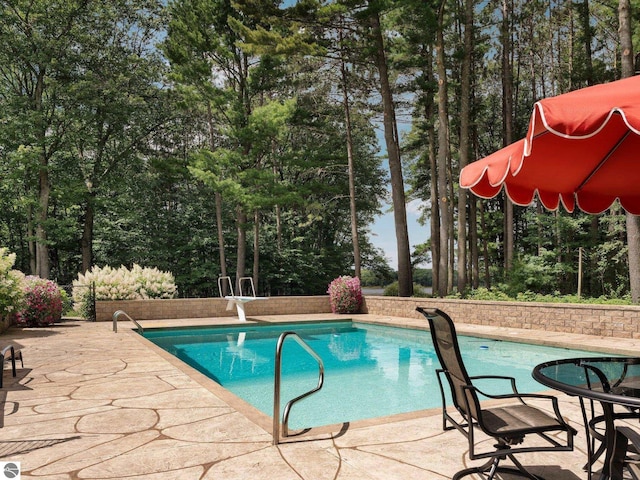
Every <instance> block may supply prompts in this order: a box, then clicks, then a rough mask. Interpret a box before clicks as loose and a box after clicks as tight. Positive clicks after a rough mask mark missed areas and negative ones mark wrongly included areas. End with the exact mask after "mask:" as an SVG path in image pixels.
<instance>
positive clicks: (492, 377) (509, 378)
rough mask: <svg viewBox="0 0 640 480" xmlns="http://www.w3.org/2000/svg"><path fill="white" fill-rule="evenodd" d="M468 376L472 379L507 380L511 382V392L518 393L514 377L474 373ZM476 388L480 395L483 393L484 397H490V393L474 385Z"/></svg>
mask: <svg viewBox="0 0 640 480" xmlns="http://www.w3.org/2000/svg"><path fill="white" fill-rule="evenodd" d="M469 378H470V379H471V380H472V381H473V380H481V381H482V380H508V381H509V382H510V383H511V391H512V392H513V394H514V395H520V392H518V388H517V387H516V379H515V378H514V377H506V376H503V375H476V376H473V377H469ZM476 390H477V391H478V393H480V394H481V395H484V396H485V397H492V396H491V395H489V394H487V393H485V392H484V391H482V390H480V389H479V388H478V387H477V386H476Z"/></svg>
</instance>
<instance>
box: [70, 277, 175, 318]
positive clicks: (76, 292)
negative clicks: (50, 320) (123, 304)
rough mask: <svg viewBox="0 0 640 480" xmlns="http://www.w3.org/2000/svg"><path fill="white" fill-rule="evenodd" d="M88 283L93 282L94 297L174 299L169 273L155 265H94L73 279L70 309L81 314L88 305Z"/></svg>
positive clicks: (91, 283) (98, 298)
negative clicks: (115, 266)
mask: <svg viewBox="0 0 640 480" xmlns="http://www.w3.org/2000/svg"><path fill="white" fill-rule="evenodd" d="M91 285H95V300H139V299H149V298H174V297H175V296H176V294H177V288H176V284H175V280H174V278H173V275H171V273H168V272H162V271H160V270H158V269H157V268H148V267H141V266H139V265H134V266H133V268H132V269H131V270H129V269H128V268H126V267H124V266H121V267H120V268H112V267H109V266H106V267H102V268H100V267H98V266H94V267H93V268H92V269H91V270H88V271H87V272H86V273H85V274H84V275H83V274H79V275H78V279H77V280H74V281H73V293H72V297H73V301H74V303H75V305H74V308H75V309H76V310H77V311H78V312H80V313H81V314H83V315H85V316H86V314H87V312H88V309H89V306H90V304H91V295H92V293H93V292H92V289H91V288H89V287H90V286H91Z"/></svg>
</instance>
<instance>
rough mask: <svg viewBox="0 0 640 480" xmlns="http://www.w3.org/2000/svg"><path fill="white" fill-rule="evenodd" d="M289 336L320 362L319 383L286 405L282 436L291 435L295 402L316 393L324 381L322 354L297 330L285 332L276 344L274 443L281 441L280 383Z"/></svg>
mask: <svg viewBox="0 0 640 480" xmlns="http://www.w3.org/2000/svg"><path fill="white" fill-rule="evenodd" d="M287 337H291V338H293V339H294V340H295V341H296V342H298V344H299V345H300V346H301V347H302V348H304V349H305V350H306V352H307V353H308V354H309V355H311V356H312V357H313V358H314V359H315V360H316V361H317V362H318V385H317V386H316V387H315V388H313V389H311V390H309V391H308V392H306V393H303V394H302V395H299V396H297V397H296V398H294V399H293V400H290V401H289V402H288V403H287V404H286V405H285V407H284V413H283V415H282V437H288V436H289V413H290V412H291V407H293V404H294V403H296V402H298V401H299V400H302V399H303V398H306V397H308V396H309V395H312V394H314V393H316V392H317V391H318V390H320V389H321V388H322V385H323V383H324V363H323V361H322V359H321V358H320V356H318V354H317V353H316V352H314V351H313V349H312V348H311V347H310V346H309V345H308V344H307V343H306V342H305V341H304V340H302V338H300V336H299V335H298V334H297V333H296V332H283V333H282V334H281V335H280V337H279V338H278V344H277V346H276V364H275V376H274V381H273V445H277V444H278V443H280V435H281V434H280V383H281V376H282V375H281V374H282V346H283V344H284V341H285V340H286V338H287Z"/></svg>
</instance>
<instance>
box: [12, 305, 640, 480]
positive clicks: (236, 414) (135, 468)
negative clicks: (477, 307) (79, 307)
mask: <svg viewBox="0 0 640 480" xmlns="http://www.w3.org/2000/svg"><path fill="white" fill-rule="evenodd" d="M319 317H322V319H332V318H341V319H343V318H344V316H342V317H340V316H331V315H321V316H313V318H311V319H316V318H319ZM252 318H253V319H255V320H256V321H274V322H275V321H289V320H290V318H288V317H276V316H270V317H252ZM354 319H356V320H362V321H367V322H374V323H384V324H391V325H401V326H413V327H420V328H424V326H425V325H424V321H422V322H421V321H419V320H414V319H406V318H392V317H380V316H373V315H358V316H357V317H354ZM233 321H234V320H233V319H229V318H224V319H197V320H196V319H184V320H179V321H178V320H166V321H143V322H141V324H142V326H143V327H144V328H151V327H156V326H160V325H162V326H173V325H186V324H190V325H204V324H220V323H225V324H228V323H232V322H233ZM131 326H132V325H131V324H130V323H128V322H127V323H125V322H122V321H121V322H119V331H118V333H114V332H113V331H112V324H111V322H99V323H91V322H84V321H77V320H65V321H63V322H62V323H60V324H56V325H54V326H51V327H47V328H37V329H36V328H31V329H18V328H11V329H9V330H8V331H7V332H5V333H3V334H2V335H1V336H0V345H5V344H7V343H9V342H12V343H14V344H17V345H19V346H20V347H21V348H22V351H23V353H24V368H20V365H19V364H18V376H17V377H16V378H15V379H14V378H12V376H11V372H10V369H8V368H7V367H5V371H4V388H3V389H1V390H0V395H1V397H0V398H1V399H2V406H3V410H2V413H3V414H2V417H0V418H1V421H2V423H1V424H0V426H1V427H2V430H1V433H2V440H0V461H3V462H8V461H17V462H20V463H21V471H22V479H46V480H75V479H114V480H115V479H131V480H133V479H149V480H165V479H166V480H175V479H185V480H191V479H194V480H196V479H197V480H201V479H202V480H204V479H209V480H213V479H216V480H220V479H224V480H236V479H237V480H246V479H251V480H262V479H264V480H272V479H278V480H289V479H290V480H394V479H398V480H400V479H402V480H404V479H448V478H451V476H452V475H453V474H454V473H455V472H457V471H458V470H460V469H462V468H464V467H465V466H467V465H473V464H479V463H482V462H481V461H480V462H478V461H476V462H471V461H469V459H468V457H467V455H466V452H467V449H468V446H467V444H466V439H464V437H463V436H462V435H460V433H458V432H456V431H446V432H444V431H442V428H441V427H442V420H441V416H440V410H439V409H432V410H424V411H421V412H414V413H411V414H404V415H398V416H394V417H386V418H384V419H375V420H371V421H361V422H353V423H351V424H348V425H340V426H337V427H335V428H323V429H318V430H317V431H312V432H310V433H309V434H307V435H305V436H300V437H294V438H289V439H286V440H285V443H282V444H280V445H278V446H273V445H272V437H271V420H270V419H269V418H268V417H266V416H265V415H263V414H261V413H260V412H258V411H256V410H255V409H253V408H252V407H250V406H249V405H247V404H246V403H244V402H243V401H241V400H239V399H238V398H237V397H235V396H233V395H232V394H230V393H228V392H227V391H226V390H224V389H222V388H221V387H219V386H218V385H217V384H215V382H213V381H211V380H209V379H207V378H205V377H204V376H203V375H201V374H200V373H198V372H196V371H195V370H193V369H191V368H190V367H187V366H186V365H184V364H182V363H181V362H179V361H178V360H176V359H175V358H173V357H171V356H170V355H168V354H166V353H165V352H164V351H162V350H160V349H159V348H157V347H155V346H153V345H152V344H151V343H150V342H148V341H147V340H145V339H143V338H141V337H140V336H139V335H137V334H136V333H135V332H133V331H132V330H131ZM457 328H458V331H459V333H464V334H472V335H480V336H488V337H492V338H507V339H510V340H517V339H518V338H522V339H527V340H528V341H533V342H535V341H538V342H540V343H544V344H547V345H556V346H572V347H574V348H582V349H591V350H593V349H596V350H598V351H603V352H610V353H622V354H633V353H634V352H638V351H639V347H640V341H639V340H633V339H621V338H603V337H590V336H585V335H569V334H566V333H562V334H560V333H559V334H553V333H548V332H537V331H532V330H526V331H525V330H506V329H496V328H491V327H483V326H477V325H464V324H458V325H457ZM559 398H560V409H561V411H562V413H563V415H565V416H566V417H567V418H568V419H569V420H570V422H571V423H572V424H573V425H574V426H575V427H576V428H577V429H578V430H579V432H580V433H579V435H578V437H577V438H576V442H575V444H576V448H575V449H574V451H573V452H562V453H552V454H550V453H544V454H524V455H520V456H519V458H520V460H521V461H522V463H523V464H524V465H526V466H527V467H529V468H530V469H531V471H533V472H534V473H537V474H539V475H542V476H545V477H546V478H547V479H549V480H554V479H557V480H560V479H562V480H574V479H586V478H587V476H586V473H585V472H584V471H583V470H582V466H583V465H584V463H585V460H586V453H585V437H584V432H583V429H582V421H581V419H582V417H581V413H580V410H579V408H578V403H577V400H575V399H572V398H570V397H568V396H565V395H561V394H560V395H559ZM354 401H357V399H354ZM487 444H488V445H489V446H490V441H489V440H487ZM507 463H508V462H507Z"/></svg>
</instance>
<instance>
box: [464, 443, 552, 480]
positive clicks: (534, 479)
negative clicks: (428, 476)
mask: <svg viewBox="0 0 640 480" xmlns="http://www.w3.org/2000/svg"><path fill="white" fill-rule="evenodd" d="M497 447H498V448H500V449H501V450H508V447H506V448H505V446H498V445H497ZM505 458H508V459H509V460H511V461H512V462H513V464H514V465H515V467H502V466H500V461H501V460H504V459H505ZM496 473H505V474H509V475H515V476H517V477H524V478H528V479H529V480H545V479H544V478H543V477H540V476H538V475H534V474H533V473H531V472H529V471H528V470H527V469H526V468H524V466H523V465H522V463H520V462H519V461H518V460H517V459H516V458H515V457H514V456H513V455H511V454H510V453H508V452H506V451H505V452H504V454H503V455H496V456H495V457H493V458H492V459H491V460H489V461H488V462H487V463H485V464H483V465H480V466H478V467H471V468H466V469H464V470H461V471H459V472H458V473H456V474H455V475H454V476H453V477H452V480H459V479H461V478H463V477H466V476H467V475H474V474H477V475H482V476H483V477H485V478H486V479H487V480H493V478H494V476H495V474H496Z"/></svg>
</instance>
